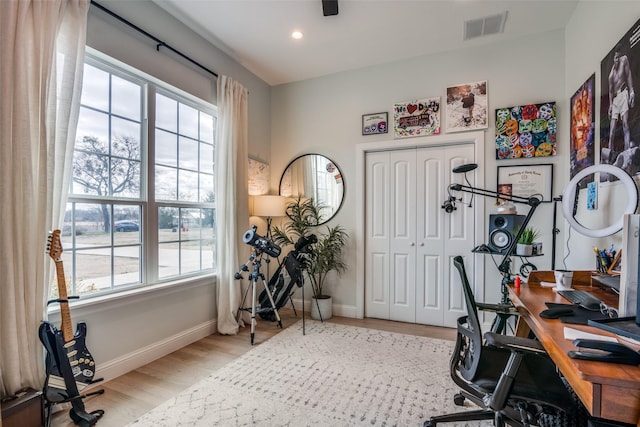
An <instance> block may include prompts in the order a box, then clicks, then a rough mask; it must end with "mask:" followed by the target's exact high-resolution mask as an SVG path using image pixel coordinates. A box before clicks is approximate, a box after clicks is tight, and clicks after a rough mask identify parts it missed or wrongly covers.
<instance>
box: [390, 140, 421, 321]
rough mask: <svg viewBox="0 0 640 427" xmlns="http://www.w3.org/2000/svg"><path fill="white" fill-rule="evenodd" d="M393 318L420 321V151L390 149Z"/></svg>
mask: <svg viewBox="0 0 640 427" xmlns="http://www.w3.org/2000/svg"><path fill="white" fill-rule="evenodd" d="M390 170H391V176H390V188H389V191H390V196H391V197H390V200H389V201H390V215H389V225H390V230H389V234H390V242H389V243H390V247H389V249H390V251H389V252H390V253H389V256H390V259H389V261H390V264H389V268H390V273H391V274H390V276H391V283H390V284H391V287H390V290H389V292H390V294H389V298H390V307H389V315H390V319H392V320H398V321H401V322H415V321H416V304H415V297H416V239H417V237H418V236H417V235H416V155H415V151H414V150H399V151H392V152H391V153H390Z"/></svg>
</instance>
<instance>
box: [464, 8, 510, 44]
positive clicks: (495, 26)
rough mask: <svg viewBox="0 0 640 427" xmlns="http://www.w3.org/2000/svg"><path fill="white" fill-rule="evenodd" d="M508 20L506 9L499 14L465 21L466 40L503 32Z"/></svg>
mask: <svg viewBox="0 0 640 427" xmlns="http://www.w3.org/2000/svg"><path fill="white" fill-rule="evenodd" d="M506 20H507V12H506V11H504V12H503V13H501V14H498V15H491V16H486V17H484V18H480V19H472V20H469V21H465V22H464V40H469V39H473V38H476V37H481V36H488V35H491V34H498V33H501V32H503V31H504V23H505V21H506Z"/></svg>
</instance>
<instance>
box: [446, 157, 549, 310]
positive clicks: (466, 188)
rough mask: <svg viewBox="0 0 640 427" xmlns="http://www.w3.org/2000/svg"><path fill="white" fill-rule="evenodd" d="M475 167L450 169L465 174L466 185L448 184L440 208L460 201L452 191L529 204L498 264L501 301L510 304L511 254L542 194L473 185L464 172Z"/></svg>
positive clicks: (469, 165)
mask: <svg viewBox="0 0 640 427" xmlns="http://www.w3.org/2000/svg"><path fill="white" fill-rule="evenodd" d="M477 167H478V165H477V164H475V163H469V164H464V165H460V166H457V167H455V168H453V169H452V172H453V173H464V174H465V181H466V182H467V185H463V184H451V185H449V188H448V189H447V191H448V192H449V198H448V199H447V200H446V201H445V202H444V203H443V205H442V208H443V209H444V210H445V212H447V213H450V212H452V211H453V210H455V209H456V207H455V203H456V200H460V201H462V199H456V197H455V196H453V195H452V191H461V192H463V193H470V194H471V197H472V200H473V195H475V194H477V195H479V196H485V197H492V198H501V199H506V200H509V201H511V202H513V203H520V204H525V205H529V207H530V209H529V212H528V213H527V215H526V217H525V218H524V222H523V223H522V225H521V226H520V228H519V229H518V232H517V233H516V236H515V237H514V239H513V240H512V241H511V243H509V246H508V247H507V251H506V252H505V253H504V255H503V257H502V262H500V265H498V271H499V272H500V273H501V274H502V286H501V292H502V301H501V303H502V304H511V301H510V300H509V289H508V288H507V285H509V284H510V283H513V279H512V277H511V256H512V255H513V253H514V252H515V250H516V246H517V245H518V240H520V236H521V235H522V233H523V232H524V230H525V228H526V227H527V224H528V223H529V221H530V220H531V217H532V216H533V213H534V212H535V210H536V208H537V207H538V205H540V203H541V202H542V196H541V195H533V196H531V197H523V196H517V195H513V194H506V193H500V192H498V191H492V190H485V189H483V188H477V187H473V186H471V183H470V182H469V180H468V179H467V175H466V173H467V172H470V171H472V170H475V169H476V168H477ZM469 207H471V202H469Z"/></svg>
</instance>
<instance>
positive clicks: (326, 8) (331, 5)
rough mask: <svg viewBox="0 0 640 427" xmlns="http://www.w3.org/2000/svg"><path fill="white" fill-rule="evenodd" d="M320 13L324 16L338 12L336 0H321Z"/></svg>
mask: <svg viewBox="0 0 640 427" xmlns="http://www.w3.org/2000/svg"><path fill="white" fill-rule="evenodd" d="M322 13H323V14H324V16H333V15H337V14H338V0H322Z"/></svg>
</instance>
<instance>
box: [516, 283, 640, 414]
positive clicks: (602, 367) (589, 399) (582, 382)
mask: <svg viewBox="0 0 640 427" xmlns="http://www.w3.org/2000/svg"><path fill="white" fill-rule="evenodd" d="M541 281H544V282H555V278H554V275H553V271H534V272H532V273H531V275H530V276H529V281H528V283H526V284H522V285H521V286H520V288H519V289H515V288H514V287H513V286H509V297H510V298H511V300H512V301H513V303H514V304H515V306H516V307H517V308H518V311H519V313H520V315H521V319H524V320H525V321H526V325H527V326H528V327H529V328H530V329H531V330H532V331H533V332H534V333H535V335H536V336H537V337H538V339H539V340H540V342H541V343H542V345H543V346H544V348H545V349H546V350H547V352H548V353H549V355H550V356H551V358H552V359H553V361H554V362H555V364H556V365H557V366H558V368H559V369H560V371H561V372H562V374H563V375H564V377H565V378H566V379H567V381H568V382H569V384H571V387H573V389H574V390H575V392H576V394H577V395H578V396H579V397H580V400H581V401H582V403H584V405H585V406H586V408H587V410H588V411H589V413H590V414H591V415H593V416H594V417H598V418H605V419H609V420H615V421H620V422H625V423H631V424H637V425H640V367H638V366H629V365H622V364H616V363H604V362H595V361H589V360H578V359H572V358H570V357H569V356H568V355H567V352H568V351H569V350H575V349H576V347H575V346H574V345H573V344H572V342H571V341H570V340H566V339H565V338H564V327H565V326H568V327H571V328H574V329H580V330H583V331H587V332H592V333H597V334H601V335H609V336H615V335H614V334H612V333H609V332H606V331H604V330H602V329H598V328H595V327H593V326H587V325H574V324H566V323H562V322H561V321H560V320H559V319H544V318H542V317H540V312H541V311H543V310H545V309H546V308H547V307H546V305H545V302H556V303H561V304H568V301H567V300H565V299H564V298H563V297H561V296H560V295H558V294H557V293H556V292H554V291H553V290H552V289H551V288H549V287H542V286H540V282H541ZM573 287H574V288H576V289H584V290H586V291H589V292H590V293H592V294H593V295H594V296H596V297H598V298H599V299H600V300H602V301H603V302H605V303H606V304H607V305H611V306H614V307H617V301H618V297H617V295H615V294H613V293H612V292H611V291H610V290H607V289H604V288H600V287H597V286H591V272H574V277H573ZM520 323H522V322H520ZM525 332H528V330H526V328H525V329H523V328H522V325H521V324H519V325H518V335H522V334H523V333H525ZM621 342H623V341H621ZM624 344H626V345H629V343H628V342H624ZM634 349H635V350H638V349H639V348H638V347H635V348H634Z"/></svg>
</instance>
